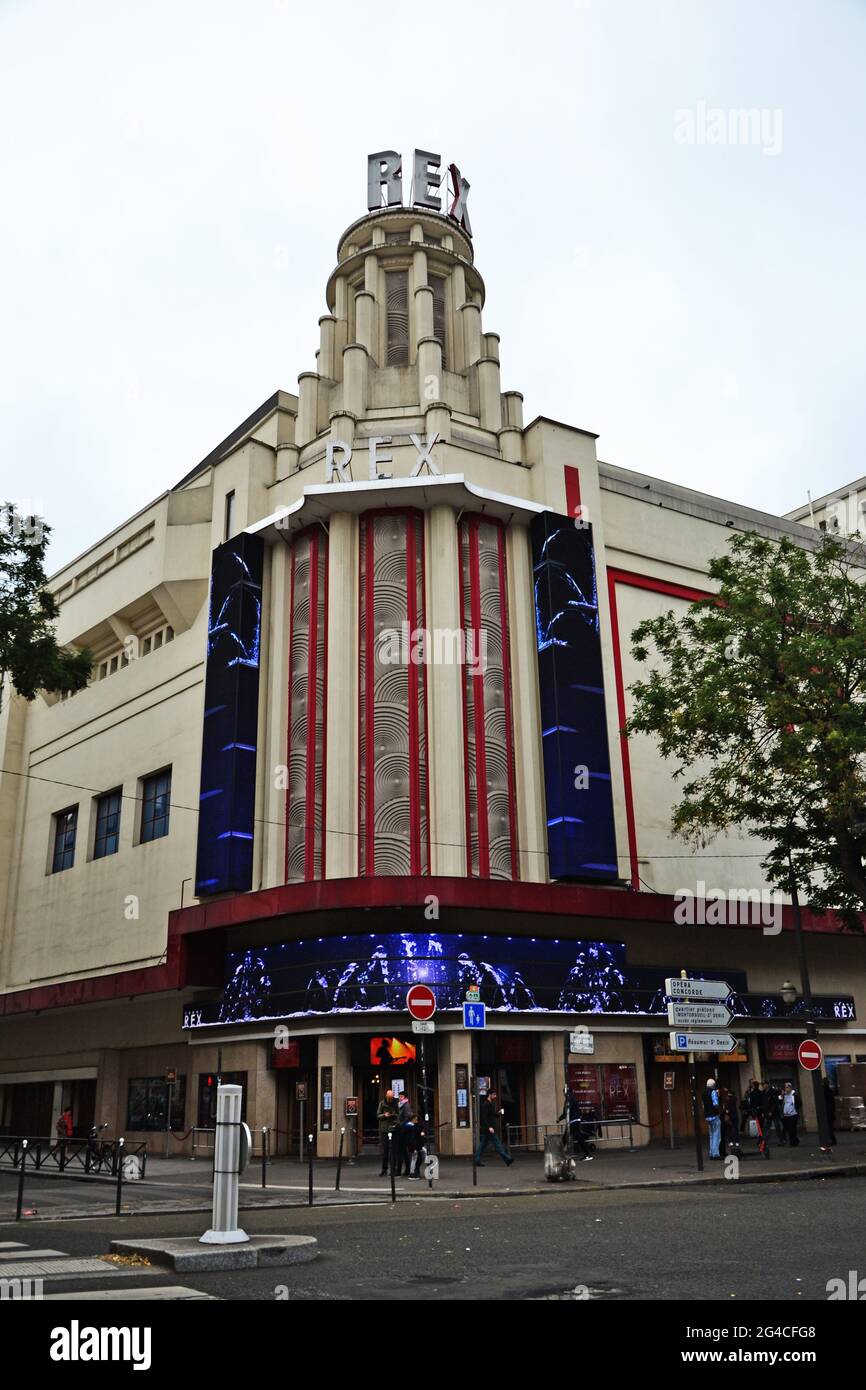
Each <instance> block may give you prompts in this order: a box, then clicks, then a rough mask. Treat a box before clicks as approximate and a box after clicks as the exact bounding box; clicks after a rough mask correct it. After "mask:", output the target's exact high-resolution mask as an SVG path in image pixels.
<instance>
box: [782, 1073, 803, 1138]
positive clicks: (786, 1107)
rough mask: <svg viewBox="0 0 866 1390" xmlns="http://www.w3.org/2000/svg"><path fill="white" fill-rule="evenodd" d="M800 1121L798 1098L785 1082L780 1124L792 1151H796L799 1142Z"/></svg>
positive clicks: (788, 1083) (791, 1087) (789, 1084)
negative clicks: (798, 1127) (798, 1126)
mask: <svg viewBox="0 0 866 1390" xmlns="http://www.w3.org/2000/svg"><path fill="white" fill-rule="evenodd" d="M799 1119H800V1097H799V1096H798V1094H797V1092H796V1091H795V1090H794V1087H793V1086H792V1084H791V1082H790V1081H786V1082H785V1089H784V1091H783V1092H782V1124H783V1125H784V1128H785V1134H786V1136H787V1139H788V1143H789V1144H790V1145H791V1148H792V1149H796V1147H797V1145H798V1144H799V1142H800V1139H799V1136H798V1134H797V1124H798V1122H799Z"/></svg>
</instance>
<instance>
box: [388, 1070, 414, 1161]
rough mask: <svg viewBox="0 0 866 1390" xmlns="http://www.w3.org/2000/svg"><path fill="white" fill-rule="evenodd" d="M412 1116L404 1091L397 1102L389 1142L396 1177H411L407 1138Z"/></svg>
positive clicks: (409, 1137)
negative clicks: (395, 1119) (392, 1151)
mask: <svg viewBox="0 0 866 1390" xmlns="http://www.w3.org/2000/svg"><path fill="white" fill-rule="evenodd" d="M414 1118H415V1116H414V1112H413V1110H412V1106H411V1104H410V1101H409V1097H408V1096H407V1095H406V1092H405V1091H404V1092H403V1094H402V1095H401V1096H400V1098H399V1100H398V1102H397V1121H396V1124H395V1125H394V1133H393V1134H392V1135H391V1143H392V1144H393V1145H394V1172H395V1173H396V1174H397V1176H398V1177H401V1176H402V1177H407V1178H408V1177H411V1167H410V1163H409V1140H410V1139H411V1138H412V1135H411V1134H410V1129H411V1128H412V1127H413V1121H414Z"/></svg>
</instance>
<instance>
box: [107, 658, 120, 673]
mask: <svg viewBox="0 0 866 1390" xmlns="http://www.w3.org/2000/svg"><path fill="white" fill-rule="evenodd" d="M118 660H119V658H118V657H116V656H113V657H112V658H111V661H110V662H109V663H108V670H109V673H110V674H111V675H112V676H113V675H114V673H115V671H116V670H117V663H118Z"/></svg>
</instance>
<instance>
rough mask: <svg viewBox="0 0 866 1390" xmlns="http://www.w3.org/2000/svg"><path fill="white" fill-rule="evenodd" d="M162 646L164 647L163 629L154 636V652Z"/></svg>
mask: <svg viewBox="0 0 866 1390" xmlns="http://www.w3.org/2000/svg"><path fill="white" fill-rule="evenodd" d="M161 646H162V629H161V628H160V630H159V632H155V633H154V634H153V650H154V651H156V649H157V647H161Z"/></svg>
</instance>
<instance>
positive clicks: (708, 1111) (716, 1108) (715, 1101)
mask: <svg viewBox="0 0 866 1390" xmlns="http://www.w3.org/2000/svg"><path fill="white" fill-rule="evenodd" d="M721 1115H722V1107H721V1105H720V1104H719V1088H718V1082H717V1081H716V1078H715V1077H714V1076H711V1077H710V1078H709V1080H708V1081H707V1085H706V1089H705V1091H704V1119H705V1120H706V1122H707V1134H708V1136H709V1141H710V1158H720V1157H721V1155H720V1154H719V1143H720V1141H721V1137H722V1119H721Z"/></svg>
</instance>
